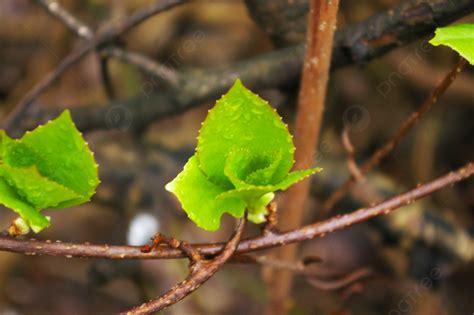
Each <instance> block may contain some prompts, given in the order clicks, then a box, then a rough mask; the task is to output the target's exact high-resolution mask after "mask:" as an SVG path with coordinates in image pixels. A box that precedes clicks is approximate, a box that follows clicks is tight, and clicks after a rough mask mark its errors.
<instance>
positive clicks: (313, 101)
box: [266, 0, 339, 315]
mask: <svg viewBox="0 0 474 315" xmlns="http://www.w3.org/2000/svg"><path fill="white" fill-rule="evenodd" d="M338 8H339V1H338V0H333V1H326V0H311V4H310V11H309V19H308V30H307V48H306V56H305V61H304V66H303V76H302V79H301V89H300V94H299V99H298V111H297V114H296V125H295V147H296V153H295V165H294V168H295V169H306V168H310V167H312V166H313V165H312V164H313V160H314V156H315V154H314V148H316V147H317V143H318V140H319V132H320V130H321V122H322V116H323V111H324V104H325V101H326V90H327V82H328V79H329V67H330V64H331V51H332V44H333V38H334V31H335V29H336V25H337V12H338ZM310 184H311V181H310V180H309V179H306V180H303V181H301V182H299V183H298V184H296V185H294V186H292V187H290V189H288V192H287V193H286V195H285V199H284V206H283V207H282V208H283V209H284V211H283V212H282V214H281V222H282V224H281V227H282V228H283V229H285V230H288V229H295V228H297V227H298V226H300V225H301V223H302V220H303V214H304V206H305V203H306V200H307V198H308V195H309V187H310ZM296 250H297V247H296V244H295V245H292V246H285V247H282V248H280V249H279V250H278V252H277V253H276V255H277V257H278V258H279V259H281V260H286V261H291V260H294V259H295V256H296ZM292 279H293V274H292V273H291V272H288V271H284V270H279V271H275V273H274V274H273V275H272V278H271V281H270V282H271V283H270V285H269V290H270V294H269V296H270V300H269V303H268V308H267V310H266V314H269V315H270V314H286V313H287V312H288V306H289V303H287V300H288V294H289V291H290V288H291V285H292Z"/></svg>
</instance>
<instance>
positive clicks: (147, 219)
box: [127, 212, 160, 246]
mask: <svg viewBox="0 0 474 315" xmlns="http://www.w3.org/2000/svg"><path fill="white" fill-rule="evenodd" d="M159 228H160V224H159V222H158V220H157V218H156V217H154V216H153V215H151V214H149V213H147V212H142V213H138V214H137V215H135V217H134V218H133V219H132V221H131V222H130V225H129V227H128V234H127V243H128V244H129V245H132V246H141V245H144V244H146V243H148V242H149V241H150V238H151V237H152V236H153V235H155V234H156V233H157V232H158V230H159Z"/></svg>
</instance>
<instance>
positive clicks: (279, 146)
mask: <svg viewBox="0 0 474 315" xmlns="http://www.w3.org/2000/svg"><path fill="white" fill-rule="evenodd" d="M235 149H245V150H247V151H248V152H249V153H250V154H252V155H253V156H258V155H259V154H261V153H262V152H271V151H276V150H281V154H282V157H281V163H280V164H279V165H278V168H277V170H276V172H275V180H276V181H278V180H281V179H283V178H284V177H285V175H286V173H287V172H288V171H289V170H290V169H291V166H292V165H293V154H294V151H295V148H294V146H293V141H292V137H291V135H290V133H289V132H288V128H287V126H286V125H285V124H284V123H283V121H282V120H281V117H280V116H279V115H278V114H277V113H276V111H275V110H274V109H273V108H272V107H271V106H269V105H268V103H267V102H265V101H264V100H262V99H261V98H260V97H259V96H258V95H256V94H254V93H252V92H251V91H249V90H248V89H246V88H245V87H244V86H243V85H242V83H241V82H240V81H239V80H237V81H236V82H235V84H234V86H233V87H232V88H231V89H230V90H229V92H227V94H225V95H224V96H223V97H222V98H221V99H220V100H219V101H217V103H216V105H215V106H214V108H213V109H211V110H210V111H209V114H208V115H207V117H206V119H205V121H204V123H203V125H202V127H201V130H200V131H199V137H198V145H197V149H196V152H197V154H198V158H199V166H200V168H201V169H202V170H203V171H204V173H206V174H207V176H208V177H209V178H210V179H211V181H213V182H215V183H216V184H218V185H221V186H223V187H229V188H230V187H232V184H231V182H230V180H229V179H228V178H227V177H226V176H225V174H224V167H225V163H226V160H227V156H228V155H229V153H230V152H232V151H233V150H235Z"/></svg>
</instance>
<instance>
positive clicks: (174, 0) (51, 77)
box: [4, 0, 188, 129]
mask: <svg viewBox="0 0 474 315" xmlns="http://www.w3.org/2000/svg"><path fill="white" fill-rule="evenodd" d="M187 1H188V0H163V1H159V2H158V3H156V4H153V5H151V6H149V7H148V8H145V9H142V10H139V11H137V12H135V13H134V14H132V15H131V16H130V17H128V18H127V19H124V20H122V21H121V22H119V23H117V24H114V25H111V26H109V27H106V28H104V30H102V31H101V32H99V33H98V34H97V35H96V36H95V37H94V38H92V39H91V40H90V41H88V42H87V43H86V44H84V45H83V46H82V47H80V48H79V49H77V50H76V51H73V52H72V53H71V54H69V55H68V56H66V57H65V58H64V59H63V60H62V61H61V62H60V63H59V65H57V66H56V68H55V69H54V70H52V71H51V72H49V73H48V74H47V75H46V76H44V77H43V79H42V80H40V81H39V82H38V83H37V84H36V85H35V86H34V87H33V88H32V89H31V90H30V91H29V92H28V93H27V94H26V95H25V96H24V97H23V98H22V99H21V100H20V102H19V103H18V104H17V106H16V107H15V108H14V109H13V110H12V111H11V112H10V114H9V115H8V116H7V119H6V120H5V123H4V124H5V129H9V128H11V127H12V126H14V125H15V124H16V123H17V122H18V119H19V118H20V117H21V116H22V115H23V113H25V112H27V111H28V109H29V108H30V106H31V105H32V104H33V101H34V100H35V99H36V98H37V97H38V96H39V95H41V93H43V92H44V91H45V90H46V89H47V88H49V87H50V86H51V85H52V84H53V83H54V82H56V80H57V79H58V78H59V77H60V76H61V75H62V74H63V73H64V71H66V70H67V69H69V68H70V67H72V66H73V65H75V64H76V63H78V62H79V61H81V60H82V59H83V58H84V57H85V56H86V55H87V54H88V53H89V52H90V51H92V50H95V49H97V48H98V47H99V46H101V45H104V44H105V43H108V42H110V41H112V40H114V39H115V38H117V37H119V36H121V35H123V34H124V33H126V32H127V31H129V30H130V29H131V28H133V27H134V26H136V25H138V24H140V23H141V22H143V21H145V20H146V19H147V18H149V17H152V16H154V15H155V14H158V13H160V12H163V11H165V10H168V9H171V8H173V7H175V6H177V5H179V4H182V3H185V2H187Z"/></svg>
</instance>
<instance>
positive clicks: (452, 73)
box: [322, 57, 467, 213]
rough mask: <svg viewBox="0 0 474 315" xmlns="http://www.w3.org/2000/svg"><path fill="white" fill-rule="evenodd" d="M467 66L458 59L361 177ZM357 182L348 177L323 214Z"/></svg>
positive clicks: (364, 166) (363, 171) (368, 162)
mask: <svg viewBox="0 0 474 315" xmlns="http://www.w3.org/2000/svg"><path fill="white" fill-rule="evenodd" d="M466 64H467V61H466V60H465V59H464V58H462V57H460V59H459V60H458V62H457V63H456V65H455V66H454V68H453V69H452V70H451V71H450V72H449V73H448V74H447V75H446V77H445V78H444V79H443V80H442V81H441V82H440V84H439V85H438V86H437V87H436V88H435V89H434V90H433V91H432V92H431V94H430V95H429V96H428V98H427V99H426V100H425V102H424V103H423V104H422V105H421V107H420V108H419V109H418V110H417V111H416V112H414V113H413V114H412V115H411V116H410V117H409V118H408V119H407V120H406V121H405V123H404V124H403V125H402V126H401V127H400V128H399V129H398V130H397V132H396V133H395V134H394V135H393V136H392V137H391V138H390V139H389V140H388V141H387V142H385V144H384V145H382V146H381V147H380V148H379V149H377V150H376V151H375V152H374V153H373V154H372V155H371V156H370V158H369V159H367V160H366V161H365V162H364V163H363V164H362V166H361V167H360V172H361V175H362V176H365V175H366V174H367V172H369V171H370V170H371V169H372V168H373V167H374V166H376V165H377V164H379V163H380V161H381V160H382V159H383V158H385V157H386V156H387V155H388V154H389V153H390V152H392V150H393V149H394V148H395V146H396V145H397V144H398V143H399V142H400V141H401V140H402V139H403V137H404V136H405V135H406V134H407V133H408V131H410V130H411V128H413V126H415V124H416V123H417V122H418V120H419V119H420V118H421V117H422V116H423V115H424V114H425V113H426V112H428V111H429V110H430V109H431V107H432V106H433V105H434V104H435V103H436V102H437V101H438V99H439V97H440V96H441V95H443V93H444V92H445V91H446V90H447V89H448V87H449V86H450V85H451V83H453V81H454V80H455V79H456V77H457V75H458V74H459V72H461V70H462V69H463V68H464V66H465V65H466ZM356 182H357V180H356V178H355V177H354V176H351V177H349V178H348V179H347V180H346V181H345V182H344V183H343V184H342V185H341V187H339V188H338V189H337V190H335V191H334V192H333V193H332V194H331V195H330V196H329V198H328V199H327V200H326V201H325V202H324V204H323V206H322V209H323V211H324V213H328V212H329V211H330V210H331V209H332V207H333V206H334V205H335V204H336V203H337V202H338V201H339V200H340V199H341V198H342V197H344V195H345V194H346V193H347V192H349V191H350V190H351V189H352V187H354V184H355V183H356Z"/></svg>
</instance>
